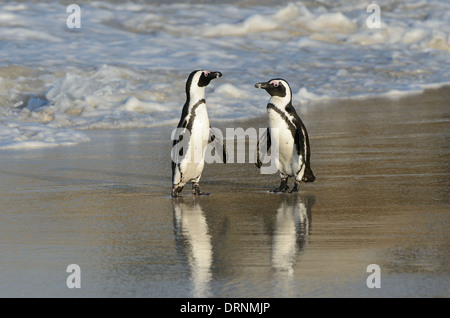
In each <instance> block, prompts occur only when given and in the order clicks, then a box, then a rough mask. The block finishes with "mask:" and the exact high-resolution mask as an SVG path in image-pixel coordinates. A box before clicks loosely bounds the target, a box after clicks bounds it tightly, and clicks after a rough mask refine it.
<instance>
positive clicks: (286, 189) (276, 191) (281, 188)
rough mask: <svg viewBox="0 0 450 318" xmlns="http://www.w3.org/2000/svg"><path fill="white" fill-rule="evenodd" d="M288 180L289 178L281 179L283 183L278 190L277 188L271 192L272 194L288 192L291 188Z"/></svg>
mask: <svg viewBox="0 0 450 318" xmlns="http://www.w3.org/2000/svg"><path fill="white" fill-rule="evenodd" d="M287 179H288V178H281V183H280V186H279V187H278V188H275V189H273V190H270V192H274V193H278V192H283V193H284V192H288V191H289V186H288V185H287Z"/></svg>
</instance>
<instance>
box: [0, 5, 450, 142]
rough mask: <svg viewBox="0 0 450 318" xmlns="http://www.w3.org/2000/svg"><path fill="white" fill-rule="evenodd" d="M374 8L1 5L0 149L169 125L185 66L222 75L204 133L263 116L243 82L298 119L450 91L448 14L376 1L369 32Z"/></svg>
mask: <svg viewBox="0 0 450 318" xmlns="http://www.w3.org/2000/svg"><path fill="white" fill-rule="evenodd" d="M73 2H76V3H77V4H78V5H79V8H80V15H79V20H76V19H73V16H72V14H74V13H76V12H73V11H70V10H69V12H67V9H68V5H69V4H70V3H73ZM372 2H373V1H346V0H336V1H279V0H277V1H272V0H265V1H255V0H242V1H214V0H209V1H200V0H194V1H171V2H169V1H130V2H127V3H122V2H120V3H119V2H117V1H106V0H98V1H49V2H48V1H47V2H43V3H40V2H37V1H2V2H0V150H2V149H29V148H41V147H56V146H69V145H77V144H79V143H82V142H87V141H89V137H88V134H86V132H85V131H86V130H87V129H102V128H134V127H155V126H161V125H175V124H176V123H177V121H178V119H179V116H180V112H181V107H182V105H183V104H184V100H185V93H184V85H185V80H186V78H187V76H188V74H189V73H190V72H191V71H192V70H195V69H209V70H214V71H215V70H217V71H221V72H222V73H223V74H224V76H223V77H222V78H220V79H218V80H217V81H215V82H213V83H212V84H211V85H210V87H208V89H207V104H208V111H209V115H210V117H211V121H212V122H213V123H214V122H217V121H222V120H235V119H249V118H252V117H258V116H261V115H263V114H264V113H265V105H266V102H267V99H268V96H267V95H266V94H265V93H264V92H261V91H257V90H255V89H254V88H253V85H254V83H256V82H259V81H264V80H269V79H271V78H274V77H282V78H285V79H286V80H288V81H289V82H290V84H291V87H292V91H293V98H294V100H293V103H294V106H295V107H296V108H297V110H298V111H300V112H304V111H307V109H308V107H313V106H314V102H315V101H318V100H324V99H331V100H333V99H342V98H358V99H364V98H369V97H373V96H386V97H393V98H396V97H398V96H404V95H409V94H417V93H420V92H422V91H423V90H424V89H426V88H437V87H440V86H443V85H446V84H449V83H450V77H449V74H450V63H449V62H450V3H449V2H448V1H447V0H430V1H423V0H412V1H407V2H405V1H400V0H384V1H377V2H376V4H377V5H378V6H379V8H380V17H379V21H380V25H379V27H375V28H373V27H372V28H371V27H369V26H373V25H370V23H369V25H368V23H367V22H368V19H369V22H370V21H372V22H373V21H375V20H372V18H373V17H374V15H373V14H375V13H376V12H374V11H370V10H369V12H367V8H368V6H369V5H370V4H371V3H372ZM76 21H79V22H80V25H79V28H70V25H71V24H70V22H76ZM68 22H69V23H68Z"/></svg>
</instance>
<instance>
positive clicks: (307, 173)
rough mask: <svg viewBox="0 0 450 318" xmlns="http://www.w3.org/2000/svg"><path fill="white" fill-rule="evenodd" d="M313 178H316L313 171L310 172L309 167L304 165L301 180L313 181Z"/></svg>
mask: <svg viewBox="0 0 450 318" xmlns="http://www.w3.org/2000/svg"><path fill="white" fill-rule="evenodd" d="M314 180H316V177H315V176H314V173H313V172H312V170H311V168H310V167H308V166H306V168H305V173H304V174H303V178H302V181H303V182H314Z"/></svg>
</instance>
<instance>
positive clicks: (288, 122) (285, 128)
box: [255, 78, 315, 192]
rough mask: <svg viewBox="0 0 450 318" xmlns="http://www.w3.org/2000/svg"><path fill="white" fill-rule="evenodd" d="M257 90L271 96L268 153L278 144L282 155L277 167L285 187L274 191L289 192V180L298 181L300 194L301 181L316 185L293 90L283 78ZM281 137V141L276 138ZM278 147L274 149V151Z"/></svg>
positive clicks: (258, 84) (307, 144) (261, 84)
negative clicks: (293, 104) (273, 145)
mask: <svg viewBox="0 0 450 318" xmlns="http://www.w3.org/2000/svg"><path fill="white" fill-rule="evenodd" d="M255 87H256V88H261V89H265V90H266V91H267V93H269V95H270V100H269V103H268V104H267V115H268V117H269V128H267V151H268V150H269V149H270V147H271V145H272V144H275V143H277V146H278V147H277V149H278V156H276V157H275V164H276V167H277V168H278V170H279V172H280V177H281V184H280V186H279V187H278V188H276V189H274V190H272V191H271V192H288V191H289V186H288V178H289V177H294V178H295V185H294V188H293V189H292V190H291V191H289V192H297V191H298V189H299V186H300V182H302V181H303V182H313V181H314V179H315V176H314V174H313V172H312V170H311V167H310V156H311V152H310V147H309V139H308V133H307V131H306V127H305V125H304V124H303V122H302V120H301V119H300V117H299V116H298V115H297V112H296V111H295V109H294V107H293V106H292V91H291V88H290V86H289V84H288V83H287V82H286V81H285V80H283V79H281V78H277V79H272V80H270V81H268V82H264V83H257V84H255ZM276 136H278V138H275V137H276ZM273 148H275V147H272V149H273ZM260 157H261V154H260V151H259V144H258V152H257V161H256V166H257V167H258V168H260V167H261V165H262V163H261V160H260Z"/></svg>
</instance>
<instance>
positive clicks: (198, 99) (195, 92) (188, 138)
mask: <svg viewBox="0 0 450 318" xmlns="http://www.w3.org/2000/svg"><path fill="white" fill-rule="evenodd" d="M221 76H222V73H220V72H210V71H206V70H197V71H193V72H192V73H191V74H190V75H189V77H188V79H187V81H186V103H185V104H184V106H183V111H182V113H181V118H180V121H179V123H178V126H177V129H176V131H175V136H173V135H172V139H173V140H174V141H173V148H172V197H177V196H179V194H180V192H181V190H183V187H184V186H185V184H186V183H187V182H192V193H193V194H194V195H201V194H206V193H201V192H200V187H199V181H200V178H201V176H202V172H203V167H204V165H205V152H206V147H207V145H208V143H210V142H212V141H214V140H215V141H216V142H217V141H219V140H218V139H219V138H216V136H215V135H214V134H211V133H210V131H211V127H210V125H209V118H208V112H207V110H206V101H205V88H206V86H207V85H208V84H209V83H210V82H211V80H213V79H216V78H218V77H221ZM220 141H221V140H220ZM221 146H222V147H223V161H224V162H225V161H226V158H225V146H224V145H223V141H222V145H221Z"/></svg>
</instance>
